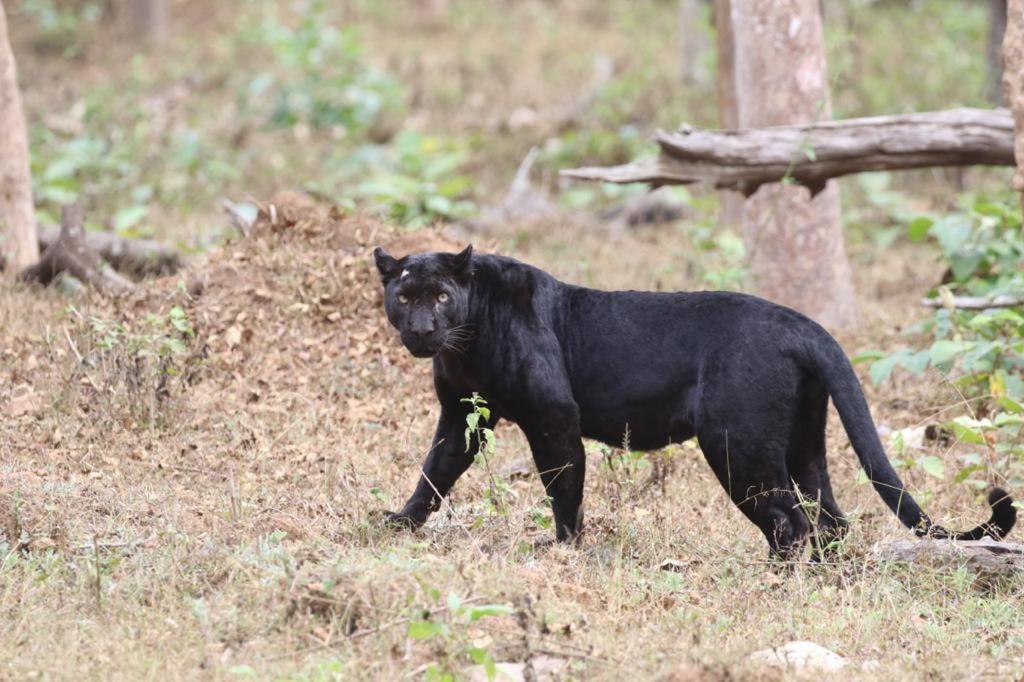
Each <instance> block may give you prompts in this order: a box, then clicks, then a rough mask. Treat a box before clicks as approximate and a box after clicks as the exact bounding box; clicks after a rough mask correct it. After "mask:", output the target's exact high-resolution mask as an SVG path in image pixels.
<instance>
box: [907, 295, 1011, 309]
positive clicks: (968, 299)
mask: <svg viewBox="0 0 1024 682" xmlns="http://www.w3.org/2000/svg"><path fill="white" fill-rule="evenodd" d="M921 305H923V306H925V307H926V308H947V307H948V308H956V309H957V310H987V309H988V308H1016V307H1018V306H1024V298H1014V297H1013V296H996V297H994V298H988V297H986V296H950V297H949V298H948V299H943V298H942V297H938V298H925V299H922V300H921Z"/></svg>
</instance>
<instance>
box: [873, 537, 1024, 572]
mask: <svg viewBox="0 0 1024 682" xmlns="http://www.w3.org/2000/svg"><path fill="white" fill-rule="evenodd" d="M871 554H872V556H873V557H874V559H876V560H877V561H880V562H887V563H891V562H895V563H907V564H917V565H924V566H930V567H933V568H941V567H948V568H959V567H961V566H965V567H967V568H969V569H971V570H973V571H974V572H976V573H983V574H987V575H1024V545H1022V544H1018V543H1013V542H998V541H996V540H974V541H964V542H952V541H950V540H900V541H897V542H890V543H886V544H882V545H877V546H875V548H874V549H872V551H871Z"/></svg>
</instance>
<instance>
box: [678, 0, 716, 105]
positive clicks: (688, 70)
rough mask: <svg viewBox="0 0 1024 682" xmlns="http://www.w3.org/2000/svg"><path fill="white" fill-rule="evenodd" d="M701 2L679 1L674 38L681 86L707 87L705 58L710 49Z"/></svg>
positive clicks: (705, 18)
mask: <svg viewBox="0 0 1024 682" xmlns="http://www.w3.org/2000/svg"><path fill="white" fill-rule="evenodd" d="M703 5H704V3H703V2H702V1H701V0H679V18H678V25H677V29H676V38H677V40H678V44H679V79H680V80H681V81H682V83H683V85H689V86H693V85H707V84H708V81H709V80H710V79H709V78H708V72H707V71H706V70H705V68H704V62H705V58H706V56H707V54H708V52H709V51H710V49H711V41H710V40H709V37H708V21H707V16H706V15H705V14H704V12H705V9H704V7H703Z"/></svg>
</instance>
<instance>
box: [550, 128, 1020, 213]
mask: <svg viewBox="0 0 1024 682" xmlns="http://www.w3.org/2000/svg"><path fill="white" fill-rule="evenodd" d="M655 141H656V142H657V143H658V145H659V146H660V147H661V151H660V153H659V155H658V157H657V158H653V159H646V160H640V161H635V162H633V163H629V164H625V165H621V166H612V167H609V168H602V167H591V168H574V169H568V170H563V171H562V172H561V174H562V175H564V176H566V177H571V178H579V179H583V180H599V181H604V182H615V183H629V182H646V183H650V184H653V185H679V184H683V185H685V184H691V183H695V182H708V183H711V184H713V185H714V186H715V187H717V188H719V189H732V190H736V191H739V192H742V193H743V194H744V195H745V196H750V195H751V194H753V193H754V192H756V191H757V188H758V187H760V186H761V185H763V184H766V183H772V182H782V181H791V182H794V183H798V184H801V185H805V186H806V187H807V188H808V189H810V190H811V193H812V194H813V193H817V192H819V191H821V190H822V189H823V188H824V187H825V183H826V182H827V181H828V180H829V179H830V178H836V177H840V176H843V175H849V174H851V173H861V172H865V171H878V170H908V169H912V168H928V167H933V166H973V165H994V166H1013V165H1014V163H1015V162H1014V157H1013V118H1012V117H1011V116H1010V113H1009V111H1007V110H1006V109H993V110H987V109H952V110H949V111H934V112H923V113H916V114H903V115H897V116H872V117H868V118H857V119H847V120H839V121H825V122H822V123H813V124H808V125H794V126H778V127H771V128H752V129H748V130H707V129H702V128H695V127H691V126H683V127H682V128H680V129H679V130H678V131H676V132H674V133H668V132H664V131H659V132H657V133H656V134H655Z"/></svg>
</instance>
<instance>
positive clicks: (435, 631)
mask: <svg viewBox="0 0 1024 682" xmlns="http://www.w3.org/2000/svg"><path fill="white" fill-rule="evenodd" d="M443 633H444V624H443V623H435V622H434V621H431V620H414V621H412V622H410V623H409V629H408V633H407V634H408V635H409V637H411V638H412V639H417V640H423V639H430V638H431V637H435V636H437V635H440V634H443Z"/></svg>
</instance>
